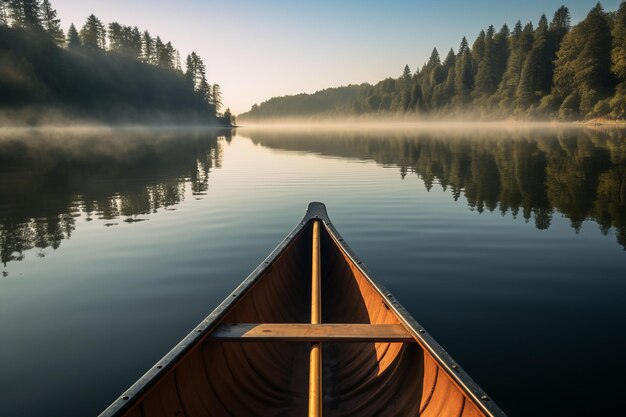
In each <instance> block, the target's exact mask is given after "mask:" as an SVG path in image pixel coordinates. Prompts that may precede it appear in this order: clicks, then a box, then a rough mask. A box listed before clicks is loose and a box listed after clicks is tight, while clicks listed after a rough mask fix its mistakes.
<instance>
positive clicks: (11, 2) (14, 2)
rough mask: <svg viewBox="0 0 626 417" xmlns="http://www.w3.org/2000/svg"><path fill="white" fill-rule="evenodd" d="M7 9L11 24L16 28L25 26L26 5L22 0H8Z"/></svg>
mask: <svg viewBox="0 0 626 417" xmlns="http://www.w3.org/2000/svg"><path fill="white" fill-rule="evenodd" d="M6 9H7V13H8V17H9V20H10V21H11V26H12V27H14V28H22V27H24V7H23V4H22V0H7V1H6Z"/></svg>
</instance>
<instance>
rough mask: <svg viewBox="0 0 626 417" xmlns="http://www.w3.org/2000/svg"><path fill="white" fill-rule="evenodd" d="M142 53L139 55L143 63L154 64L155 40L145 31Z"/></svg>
mask: <svg viewBox="0 0 626 417" xmlns="http://www.w3.org/2000/svg"><path fill="white" fill-rule="evenodd" d="M142 43H143V52H142V54H141V56H142V60H143V62H145V63H147V64H154V62H155V61H156V60H155V56H156V50H155V40H154V38H153V37H152V36H151V35H150V32H148V31H147V30H146V31H144V32H143V42H142Z"/></svg>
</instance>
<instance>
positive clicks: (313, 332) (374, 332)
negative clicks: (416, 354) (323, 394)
mask: <svg viewBox="0 0 626 417" xmlns="http://www.w3.org/2000/svg"><path fill="white" fill-rule="evenodd" d="M209 340H215V341H219V342H228V341H230V342H279V341H283V342H414V341H415V340H414V339H413V338H412V337H411V335H410V334H409V333H408V332H407V331H406V329H405V328H404V326H402V325H401V324H343V323H341V324H334V323H332V324H331V323H324V324H307V323H261V324H259V323H233V324H222V325H221V326H219V327H218V328H217V329H215V331H214V332H213V333H211V335H210V336H209Z"/></svg>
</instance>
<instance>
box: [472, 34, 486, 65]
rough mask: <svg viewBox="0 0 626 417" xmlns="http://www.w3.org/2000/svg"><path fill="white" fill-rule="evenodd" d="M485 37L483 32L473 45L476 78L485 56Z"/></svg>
mask: <svg viewBox="0 0 626 417" xmlns="http://www.w3.org/2000/svg"><path fill="white" fill-rule="evenodd" d="M485 36H486V35H485V31H484V30H481V31H480V33H479V34H478V37H477V38H476V40H475V41H474V43H473V44H472V59H473V61H472V72H473V75H474V76H476V73H477V72H478V66H479V65H480V62H481V61H482V60H483V58H484V56H485Z"/></svg>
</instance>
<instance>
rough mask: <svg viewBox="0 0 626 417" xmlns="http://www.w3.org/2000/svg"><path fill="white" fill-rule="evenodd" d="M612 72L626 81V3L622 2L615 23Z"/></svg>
mask: <svg viewBox="0 0 626 417" xmlns="http://www.w3.org/2000/svg"><path fill="white" fill-rule="evenodd" d="M611 62H612V64H613V65H612V67H611V69H612V71H613V73H614V74H615V75H616V76H617V77H618V78H619V80H620V81H626V2H624V1H623V2H622V3H621V4H620V6H619V9H618V11H617V15H616V16H615V22H614V23H613V49H612V50H611Z"/></svg>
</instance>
